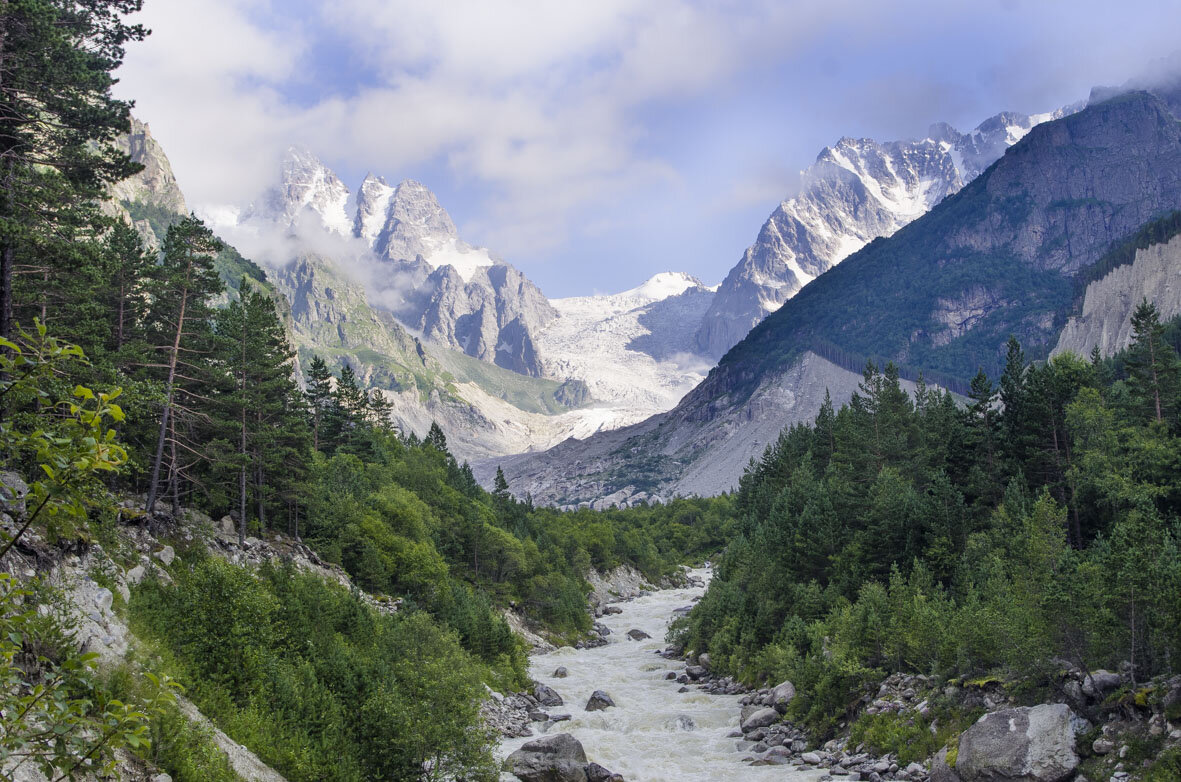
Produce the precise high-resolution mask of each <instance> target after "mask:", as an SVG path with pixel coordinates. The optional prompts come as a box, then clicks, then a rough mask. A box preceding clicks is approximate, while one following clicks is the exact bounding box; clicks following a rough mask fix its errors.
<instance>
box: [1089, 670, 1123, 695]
mask: <svg viewBox="0 0 1181 782" xmlns="http://www.w3.org/2000/svg"><path fill="white" fill-rule="evenodd" d="M1119 685H1120V677H1119V674H1118V673H1112V672H1111V671H1103V670H1100V671H1092V672H1090V673H1088V674H1087V675H1086V677H1085V678H1084V679H1083V694H1084V695H1086V696H1087V697H1088V698H1102V697H1103V695H1104V694H1105V693H1108V692H1111V691H1112V690H1114V689H1117V688H1118V687H1119Z"/></svg>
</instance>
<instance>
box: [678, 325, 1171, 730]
mask: <svg viewBox="0 0 1181 782" xmlns="http://www.w3.org/2000/svg"><path fill="white" fill-rule="evenodd" d="M1132 325H1133V343H1132V345H1131V346H1130V347H1129V348H1128V349H1127V350H1126V351H1125V352H1123V353H1121V354H1119V355H1118V356H1116V357H1115V358H1113V359H1108V360H1103V359H1101V358H1100V356H1099V355H1098V353H1094V354H1093V355H1092V357H1091V358H1090V359H1089V360H1086V359H1081V358H1079V357H1077V356H1074V355H1071V354H1063V355H1059V356H1055V357H1053V358H1051V359H1050V360H1048V361H1046V362H1039V363H1030V362H1028V361H1027V360H1026V358H1025V355H1024V353H1023V351H1022V349H1021V346H1020V344H1018V342H1017V341H1016V340H1015V339H1010V341H1009V343H1008V351H1007V357H1006V358H1007V360H1006V363H1005V369H1004V372H1003V374H1002V375H1001V377H1000V378H999V379H998V380H997V381H996V383H995V384H994V382H993V381H991V380H990V379H989V378H987V377H986V376H985V375H984V374H983V372H981V373H980V374H979V375H977V376H976V378H975V379H974V380H973V382H972V384H971V392H970V393H971V396H970V399H968V400H967V402H966V404H958V403H957V401H956V400H955V399H954V398H953V397H952V396H951V394H950V393H948V392H946V391H943V390H940V389H938V388H934V387H929V386H927V385H925V384H924V383H923V382H922V380H921V378H920V380H919V382H918V384H917V386H916V387H915V388H914V391H913V393H908V392H907V391H906V390H905V389H904V388H903V387H902V384H901V383H900V381H899V377H898V372H897V369H896V368H895V367H894V366H893V365H887V366H886V367H884V368H883V369H879V368H878V367H876V366H874V365H873V364H872V363H871V364H869V365H868V366H866V368H865V372H864V376H863V380H862V383H861V385H860V387H859V389H860V390H859V392H858V393H856V394H855V395H854V396H853V398H852V400H851V401H850V402H849V404H847V405H845V406H842V407H841V408H840V409H839V410H834V407H833V405H832V404H831V402H826V404H825V405H824V407H823V408H822V409H821V411H820V414H819V415H818V416H817V418H816V420H815V421H814V422H813V423H812V424H810V425H803V424H801V425H797V426H793V427H791V428H789V429H787V430H785V431H784V432H783V433H782V435H781V436H780V438H779V440H778V442H776V443H775V444H774V445H773V446H772V447H769V448H768V449H767V451H766V453H765V454H764V456H763V458H762V459H761V461H759V462H758V463H757V464H756V463H752V464H751V466H750V467H749V469H748V470H747V472H746V474H745V475H744V477H743V479H742V482H741V486H740V489H739V490H738V492H737V494H736V496H735V497H734V510H735V514H736V519H737V525H738V533H737V535H736V536H735V538H734V539H733V540H732V541H731V542H730V544H729V545H728V547H727V548H726V551H725V553H724V555H723V556H722V557H720V558H719V561H718V566H717V571H716V576H715V578H714V580H713V582H712V583H711V585H710V588H709V590H708V592H707V594H706V595H705V597H704V599H703V600H702V601H701V602H700V604H699V605H698V606H697V607H696V608H695V609H694V611H693V612H692V613H691V614H690V615H689V616H688V617H687V618H685V619H683V620H680V622H679V624H678V626H677V627H676V628H675V630H674V634H675V636H676V637H677V639H678V641H679V642H680V643H682V644H684V645H685V646H686V647H688V648H689V649H692V650H695V651H698V652H708V653H709V654H710V657H711V660H712V661H713V664H714V665H716V666H718V667H719V668H720V669H722V670H725V671H727V672H729V673H732V674H734V675H737V676H739V677H741V678H743V679H745V680H747V681H781V680H783V679H790V680H791V681H792V682H794V683H795V685H796V686H797V688H798V689H799V695H798V697H797V698H796V700H794V701H793V702H792V703H791V706H790V711H789V714H790V716H792V717H793V718H795V719H796V720H798V721H800V722H801V723H803V724H806V725H808V726H809V727H810V728H812V729H813V730H815V731H817V732H818V733H819V734H821V735H824V734H826V733H831V732H832V731H833V730H834V729H835V728H836V726H837V724H838V723H839V722H841V721H842V720H846V719H848V715H849V714H850V711H849V710H850V709H851V708H852V707H854V706H855V705H856V704H857V702H858V698H859V697H860V695H861V693H862V692H864V691H865V689H866V688H867V687H870V686H872V687H875V688H876V683H877V682H879V681H881V679H882V678H884V677H885V676H887V675H888V674H890V673H893V672H905V673H909V674H926V675H936V676H940V677H945V678H947V679H951V678H956V677H960V678H961V679H965V680H971V681H991V680H996V681H1005V682H1008V683H1010V684H1013V686H1016V687H1017V688H1018V689H1019V690H1023V691H1024V692H1025V697H1027V698H1031V699H1033V698H1035V697H1036V695H1037V694H1039V693H1040V694H1042V695H1052V694H1054V692H1055V688H1056V687H1059V686H1061V680H1060V679H1059V678H1058V672H1059V671H1060V669H1061V666H1062V665H1063V662H1062V661H1067V662H1068V663H1069V664H1071V665H1078V666H1081V667H1082V669H1083V670H1095V669H1098V668H1106V669H1108V670H1113V671H1114V670H1121V671H1124V672H1126V674H1127V675H1128V677H1129V678H1130V680H1131V681H1133V682H1139V683H1146V682H1148V681H1149V680H1150V679H1151V678H1152V677H1154V676H1157V675H1160V674H1169V673H1174V672H1176V671H1177V666H1178V660H1179V659H1181V601H1179V600H1178V595H1181V554H1179V552H1178V537H1179V535H1181V485H1179V484H1178V480H1177V477H1178V474H1179V473H1178V463H1179V461H1178V460H1179V459H1181V437H1179V435H1181V421H1179V419H1178V413H1179V412H1181V362H1179V359H1178V355H1177V348H1178V345H1179V344H1181V343H1179V340H1178V334H1177V324H1176V322H1173V323H1169V324H1162V323H1161V321H1160V318H1159V315H1158V313H1157V311H1156V309H1155V307H1154V306H1153V305H1151V304H1149V303H1148V302H1142V303H1141V304H1140V306H1139V307H1138V308H1137V309H1136V311H1135V314H1134V317H1133V320H1132ZM875 691H876V690H875ZM1142 695H1143V693H1142ZM933 730H934V729H932V732H933ZM922 733H923V731H921V730H920V731H919V734H922ZM918 738H919V739H922V738H923V736H922V735H919V736H918ZM928 740H929V738H928ZM937 748H938V746H935V747H933V748H932V749H931V751H934V750H935V749H937Z"/></svg>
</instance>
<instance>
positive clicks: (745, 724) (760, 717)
mask: <svg viewBox="0 0 1181 782" xmlns="http://www.w3.org/2000/svg"><path fill="white" fill-rule="evenodd" d="M778 721H779V712H777V711H775V709H759V710H758V711H756V712H754V713H753V714H751V715H750V716H749V717H747V718H746V719H744V720H743V721H742V732H743V733H748V732H750V731H752V730H755V729H757V728H765V727H767V726H768V725H770V724H772V723H774V722H778Z"/></svg>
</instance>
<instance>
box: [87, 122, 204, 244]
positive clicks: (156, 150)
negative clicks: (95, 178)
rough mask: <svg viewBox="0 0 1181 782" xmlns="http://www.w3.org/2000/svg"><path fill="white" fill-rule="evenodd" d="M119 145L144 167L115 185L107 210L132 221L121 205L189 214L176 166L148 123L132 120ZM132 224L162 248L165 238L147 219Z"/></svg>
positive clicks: (146, 238) (146, 239) (116, 142)
mask: <svg viewBox="0 0 1181 782" xmlns="http://www.w3.org/2000/svg"><path fill="white" fill-rule="evenodd" d="M115 146H117V147H118V148H119V149H120V150H121V151H123V152H125V153H126V154H127V156H128V157H130V158H131V160H132V161H133V162H135V163H139V164H140V165H142V166H143V167H144V168H143V171H141V172H139V173H138V174H136V175H134V176H130V177H128V178H127V179H123V180H120V181H119V182H115V183H114V184H112V185H111V187H110V192H111V196H112V199H111V201H109V202H106V204H105V207H106V208H110V209H112V210H113V211H115V212H122V213H123V214H124V215H125V216H127V217H128V218H130V217H131V215H128V214H127V210H126V209H125V208H122V207H121V206H119V205H120V204H123V203H126V204H139V205H143V206H146V207H151V208H154V209H158V210H163V211H165V212H170V213H173V214H182V215H187V214H188V213H189V207H188V205H187V204H186V203H185V197H184V193H182V192H181V189H180V185H178V184H177V182H176V176H175V175H174V174H173V173H172V164H171V163H169V162H168V156H167V155H165V154H164V149H163V148H162V147H161V146H160V144H159V142H157V141H156V139H155V138H154V137H153V136H152V131H151V129H150V128H149V127H148V125H147V123H146V122H140V121H139V120H138V119H136V118H135V117H132V118H131V128H130V130H129V132H128V133H127V135H126V136H120V137H119V138H118V139H116V141H115ZM132 225H133V226H134V227H135V229H136V230H137V231H139V233H140V235H141V236H143V238H144V241H145V242H146V243H147V244H148V245H149V246H153V247H154V246H158V245H159V244H160V242H161V240H162V239H163V238H164V237H163V236H158V235H157V234H156V231H155V229H154V228H153V227H152V225H151V223H150V222H149V221H148V220H146V219H138V220H136V219H132Z"/></svg>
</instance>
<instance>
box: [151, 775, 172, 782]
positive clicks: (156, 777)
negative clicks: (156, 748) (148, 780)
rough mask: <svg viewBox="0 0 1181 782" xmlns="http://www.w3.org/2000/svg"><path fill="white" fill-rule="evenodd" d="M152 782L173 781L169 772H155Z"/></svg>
mask: <svg viewBox="0 0 1181 782" xmlns="http://www.w3.org/2000/svg"><path fill="white" fill-rule="evenodd" d="M152 782H172V776H171V775H169V774H153V775H152Z"/></svg>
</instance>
